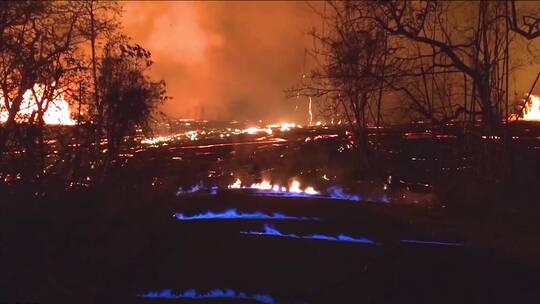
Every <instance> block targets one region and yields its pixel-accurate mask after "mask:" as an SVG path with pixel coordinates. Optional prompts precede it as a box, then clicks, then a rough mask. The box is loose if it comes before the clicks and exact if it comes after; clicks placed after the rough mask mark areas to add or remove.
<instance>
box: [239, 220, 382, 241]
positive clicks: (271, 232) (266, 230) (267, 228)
mask: <svg viewBox="0 0 540 304" xmlns="http://www.w3.org/2000/svg"><path fill="white" fill-rule="evenodd" d="M240 233H241V234H248V235H262V236H276V237H285V238H293V239H311V240H324V241H333V242H348V243H363V244H370V245H376V244H377V243H376V242H374V241H372V240H370V239H367V238H364V237H360V238H357V237H352V236H348V235H345V234H338V235H337V236H331V235H326V234H311V235H297V234H292V233H290V234H287V233H282V232H280V231H279V230H277V229H276V228H274V227H272V226H271V225H269V224H265V225H264V227H263V231H241V232H240Z"/></svg>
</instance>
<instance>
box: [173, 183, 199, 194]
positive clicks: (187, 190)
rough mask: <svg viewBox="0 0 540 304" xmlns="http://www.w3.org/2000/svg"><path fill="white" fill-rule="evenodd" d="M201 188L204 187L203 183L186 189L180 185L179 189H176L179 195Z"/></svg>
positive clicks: (197, 190)
mask: <svg viewBox="0 0 540 304" xmlns="http://www.w3.org/2000/svg"><path fill="white" fill-rule="evenodd" d="M201 188H202V187H201V185H193V186H191V187H189V188H188V189H186V190H184V188H182V187H178V190H176V196H179V195H182V194H190V193H195V192H199V190H201Z"/></svg>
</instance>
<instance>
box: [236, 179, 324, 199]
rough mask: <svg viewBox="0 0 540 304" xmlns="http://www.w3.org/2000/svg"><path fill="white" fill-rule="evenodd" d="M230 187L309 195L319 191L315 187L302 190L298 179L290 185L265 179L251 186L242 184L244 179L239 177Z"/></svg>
mask: <svg viewBox="0 0 540 304" xmlns="http://www.w3.org/2000/svg"><path fill="white" fill-rule="evenodd" d="M227 188H229V189H257V190H263V191H274V192H290V193H305V194H309V195H317V194H319V191H316V190H315V188H313V187H306V188H305V189H303V190H302V188H301V184H300V182H299V181H298V180H295V179H294V180H292V181H291V184H290V185H289V187H288V188H287V187H283V186H281V185H278V184H272V183H271V182H269V181H266V180H263V181H262V182H260V183H254V184H251V186H242V181H241V180H240V179H239V178H237V179H236V181H235V182H234V183H232V184H230V185H228V186H227Z"/></svg>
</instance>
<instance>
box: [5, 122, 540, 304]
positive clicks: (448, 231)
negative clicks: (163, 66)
mask: <svg viewBox="0 0 540 304" xmlns="http://www.w3.org/2000/svg"><path fill="white" fill-rule="evenodd" d="M524 125H525V126H526V128H524V127H523V126H524ZM163 127H164V128H163V131H162V132H161V133H156V134H155V136H153V137H145V136H142V135H133V136H132V137H130V138H129V140H128V141H127V142H126V146H125V149H124V151H123V152H122V153H121V156H120V158H119V160H118V162H117V170H116V171H113V176H112V177H111V179H110V180H109V181H108V182H107V184H106V185H103V186H100V187H97V186H94V185H93V184H92V183H93V179H92V178H89V179H86V178H84V179H82V180H81V181H77V182H74V183H73V184H68V185H67V189H66V193H55V192H54V191H53V190H52V188H46V189H43V193H41V194H39V195H35V194H31V193H29V194H27V195H26V196H23V195H12V196H10V197H11V198H12V199H11V203H10V204H8V205H6V208H5V211H6V212H4V213H3V214H2V223H3V224H2V227H3V229H2V241H3V244H6V246H5V247H4V248H5V250H3V251H2V252H1V254H2V259H1V260H2V261H3V262H4V264H3V265H2V269H3V270H4V271H3V276H2V277H0V280H1V281H0V283H1V285H2V286H5V287H6V288H5V289H4V291H3V292H2V298H16V299H25V300H28V301H37V300H40V301H43V300H44V299H45V300H51V301H57V299H58V298H62V299H73V300H74V301H75V300H77V301H78V302H81V300H80V299H81V295H84V298H85V299H87V302H89V303H91V302H96V301H99V302H110V301H112V299H114V300H115V301H117V302H139V303H149V302H152V303H153V302H154V301H187V302H189V301H195V302H202V303H208V302H211V301H215V302H216V303H223V302H224V301H232V302H242V301H244V302H246V303H251V302H261V303H291V302H293V303H298V302H302V303H323V302H324V303H328V302H333V303H335V302H347V301H349V300H350V299H358V300H359V301H361V300H365V301H368V300H370V301H374V302H393V301H404V302H411V301H416V302H418V301H419V302H424V301H431V300H433V301H437V302H449V303H450V302H452V303H453V302H456V301H460V302H468V301H469V300H470V299H471V295H472V296H474V297H475V298H477V299H480V301H481V302H484V301H490V300H491V301H495V302H497V301H515V300H516V299H522V300H530V299H536V298H537V296H538V293H537V288H536V286H534V281H533V280H530V279H528V278H530V277H531V276H532V275H534V274H535V273H536V272H537V269H538V264H537V263H536V262H534V261H535V256H536V255H535V252H536V253H537V252H540V251H538V249H539V248H538V246H537V245H535V242H534V241H533V240H534V239H535V235H536V234H535V231H538V230H537V224H534V223H536V221H535V220H534V214H533V213H532V212H529V213H528V214H527V215H525V214H523V213H520V212H519V211H518V210H519V209H518V208H519V206H520V205H519V204H518V203H517V202H518V201H523V200H525V198H526V197H525V196H523V197H520V196H519V194H517V195H515V196H514V197H513V201H515V202H516V203H514V204H513V205H512V208H514V210H516V211H515V212H514V213H510V214H509V213H507V212H503V210H506V209H504V208H507V207H508V204H505V202H508V201H510V198H508V197H499V198H498V197H497V196H502V195H500V194H499V193H497V192H494V193H493V195H492V198H493V200H495V199H497V200H498V201H502V204H501V205H500V207H499V208H498V209H497V208H490V209H488V208H487V207H486V205H483V204H482V203H477V204H472V205H468V206H467V208H463V205H460V204H459V203H460V202H456V200H455V197H458V194H459V195H461V196H459V197H464V196H463V195H462V194H460V193H446V194H445V193H444V191H435V190H436V189H435V185H434V184H433V183H432V182H433V179H432V177H433V176H438V177H439V178H441V179H443V181H448V183H449V182H450V181H452V180H454V178H452V177H453V176H455V175H457V174H463V175H467V174H469V173H470V170H472V169H471V166H470V164H469V162H470V159H469V158H468V157H467V155H453V154H450V155H449V154H448V152H445V151H448V150H450V151H451V147H452V145H454V144H455V143H457V142H459V140H460V138H459V136H460V135H459V132H458V130H459V128H458V127H456V128H455V129H452V128H450V131H447V132H442V131H440V130H437V129H436V128H427V127H426V126H425V125H423V124H416V125H407V126H396V127H393V128H385V129H372V131H371V138H373V142H374V145H375V146H376V147H377V149H378V151H379V153H380V155H382V160H380V162H379V164H381V165H380V167H379V169H380V174H379V175H378V177H377V176H375V177H373V178H370V179H359V178H358V176H361V174H359V172H358V171H356V169H355V166H353V164H354V161H355V159H356V158H355V154H354V150H353V149H351V137H350V133H349V132H348V131H347V130H346V129H345V128H344V127H343V126H341V125H337V124H335V125H332V124H328V125H324V124H322V123H321V125H319V126H298V125H293V124H292V123H279V124H259V125H253V124H243V123H238V122H226V123H225V122H212V121H195V120H178V121H176V122H174V123H173V124H171V125H166V126H163ZM452 130H453V131H452ZM510 130H511V132H512V133H511V136H512V138H513V140H514V141H513V142H514V149H515V150H516V152H517V154H516V155H519V157H520V158H521V159H520V160H519V162H518V163H519V164H522V166H524V169H523V176H522V177H516V181H519V180H520V179H529V178H532V177H531V176H532V175H534V167H531V166H528V165H527V164H528V163H527V162H524V160H523V159H530V160H531V161H532V162H534V159H533V158H532V156H534V155H535V154H534V153H535V151H537V149H538V147H539V146H540V144H539V140H538V135H539V134H540V132H539V131H540V130H539V129H538V126H537V125H535V124H533V123H526V122H515V123H512V129H510ZM479 140H480V141H482V142H483V143H485V144H491V143H496V142H497V141H498V140H499V139H497V138H496V137H485V138H483V137H482V136H481V135H480V136H479ZM433 143H437V145H436V146H435V147H437V149H440V150H438V151H433V150H431V149H432V148H433V147H434V145H433ZM56 144H57V143H55V142H54V141H51V142H50V150H51V152H54V150H55V145H56ZM444 149H447V150H444ZM528 153H529V154H528ZM434 155H437V156H438V159H437V160H436V161H434V159H433V156H434ZM528 155H529V156H528ZM441 156H444V157H441ZM435 165H436V167H437V168H438V170H439V171H438V172H439V173H440V174H437V175H435V174H434V173H433V171H430V170H433V168H434V166H435ZM11 176H12V175H10V177H9V178H8V177H7V176H5V175H4V177H3V180H4V181H5V182H4V187H7V186H6V185H9V187H17V179H16V177H13V178H12V177H11ZM475 186H476V187H479V186H481V185H480V183H477V184H476V185H475ZM9 187H7V188H3V189H11V188H9ZM89 187H90V188H89ZM87 189H92V191H88V190H87ZM526 192H527V191H524V193H526ZM470 194H471V195H472V191H471V193H470ZM4 197H7V196H4ZM29 197H30V198H32V199H31V200H29V199H28V198H29ZM483 201H489V198H483ZM493 202H494V201H489V203H493ZM470 203H471V202H470V201H468V202H467V204H470ZM463 204H464V203H463ZM495 204H497V202H496V201H495ZM486 210H490V211H489V213H488V214H485V213H484V212H485V211H486ZM527 210H531V209H527ZM23 219H24V220H23ZM22 222H24V223H25V224H24V225H20V223H22ZM516 231H520V233H516ZM516 249H517V250H516ZM10 261H11V262H10ZM14 261H15V262H14ZM21 286H22V287H21ZM458 290H466V291H467V292H457V291H458ZM493 290H496V292H493ZM518 290H519V293H518V292H517V291H518ZM82 302H85V301H82Z"/></svg>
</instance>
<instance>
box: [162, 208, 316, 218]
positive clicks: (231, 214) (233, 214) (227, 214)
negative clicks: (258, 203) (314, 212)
mask: <svg viewBox="0 0 540 304" xmlns="http://www.w3.org/2000/svg"><path fill="white" fill-rule="evenodd" d="M173 216H174V217H175V218H176V219H178V220H181V221H193V220H213V219H263V220H299V221H318V220H319V219H318V218H314V217H313V218H311V217H298V216H291V215H285V214H282V213H277V212H274V213H270V214H267V213H262V212H259V211H256V212H245V213H244V212H238V211H236V209H227V210H225V211H223V212H219V213H214V212H212V211H208V212H205V213H199V214H195V215H184V214H182V213H175V214H174V215H173Z"/></svg>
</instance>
